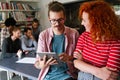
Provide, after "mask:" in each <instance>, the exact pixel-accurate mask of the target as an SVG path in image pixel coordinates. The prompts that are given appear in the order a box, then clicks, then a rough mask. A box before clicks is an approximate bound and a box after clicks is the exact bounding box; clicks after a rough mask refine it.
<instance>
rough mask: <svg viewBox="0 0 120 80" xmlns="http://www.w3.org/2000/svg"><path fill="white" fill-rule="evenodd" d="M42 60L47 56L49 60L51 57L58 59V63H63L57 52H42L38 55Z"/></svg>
mask: <svg viewBox="0 0 120 80" xmlns="http://www.w3.org/2000/svg"><path fill="white" fill-rule="evenodd" d="M37 54H38V55H39V56H40V57H41V58H43V56H44V55H46V56H47V60H48V59H49V58H51V57H53V58H54V59H56V60H57V61H58V63H61V62H62V61H61V60H60V59H59V56H58V55H57V54H56V53H55V52H41V53H37Z"/></svg>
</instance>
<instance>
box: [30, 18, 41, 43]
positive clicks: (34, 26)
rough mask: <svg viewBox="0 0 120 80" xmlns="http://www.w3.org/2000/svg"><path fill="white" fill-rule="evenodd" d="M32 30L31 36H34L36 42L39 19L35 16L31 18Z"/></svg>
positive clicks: (38, 32) (38, 31)
mask: <svg viewBox="0 0 120 80" xmlns="http://www.w3.org/2000/svg"><path fill="white" fill-rule="evenodd" d="M32 30H33V36H34V38H35V40H36V41H37V42H38V37H39V34H40V24H39V21H38V20H37V19H36V18H35V19H33V22H32Z"/></svg>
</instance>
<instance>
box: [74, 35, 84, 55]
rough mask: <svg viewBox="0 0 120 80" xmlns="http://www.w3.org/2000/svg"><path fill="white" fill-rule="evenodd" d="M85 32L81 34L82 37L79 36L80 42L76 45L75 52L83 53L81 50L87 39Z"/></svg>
mask: <svg viewBox="0 0 120 80" xmlns="http://www.w3.org/2000/svg"><path fill="white" fill-rule="evenodd" d="M84 36H85V33H82V35H80V37H79V38H78V42H77V45H76V49H75V51H74V53H76V52H77V53H81V51H82V50H83V47H84V41H85V37H84Z"/></svg>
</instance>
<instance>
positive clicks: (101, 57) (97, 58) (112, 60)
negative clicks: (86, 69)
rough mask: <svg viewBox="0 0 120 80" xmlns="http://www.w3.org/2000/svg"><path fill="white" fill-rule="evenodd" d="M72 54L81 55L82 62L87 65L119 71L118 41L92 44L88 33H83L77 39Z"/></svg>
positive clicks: (119, 49) (119, 48)
mask: <svg viewBox="0 0 120 80" xmlns="http://www.w3.org/2000/svg"><path fill="white" fill-rule="evenodd" d="M80 51H82V53H81V52H80ZM74 52H78V53H81V54H82V56H83V60H84V61H85V62H87V63H89V64H92V65H95V66H97V67H105V66H107V67H110V68H117V69H118V70H119V71H120V40H119V41H106V42H104V43H94V42H93V41H92V38H91V37H90V33H89V32H84V33H82V35H81V36H80V37H79V39H78V42H77V46H76V49H75V51H74Z"/></svg>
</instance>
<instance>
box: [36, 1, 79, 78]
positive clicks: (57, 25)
mask: <svg viewBox="0 0 120 80" xmlns="http://www.w3.org/2000/svg"><path fill="white" fill-rule="evenodd" d="M48 18H49V21H50V23H51V27H50V28H48V29H46V30H44V31H43V32H41V33H40V35H39V39H38V48H37V53H40V52H55V53H56V54H57V55H59V57H60V59H61V60H62V61H64V62H63V63H62V64H61V65H60V64H56V60H54V59H53V58H50V59H48V60H46V56H44V57H43V58H41V57H38V60H37V61H36V63H35V66H36V67H37V68H39V69H41V72H40V75H39V80H74V78H75V77H76V73H77V72H76V70H75V68H74V67H73V64H72V59H73V58H72V55H73V54H72V53H73V51H74V49H75V45H76V42H77V40H78V37H79V33H78V32H77V31H76V30H74V29H72V28H69V27H66V26H65V25H64V22H65V20H66V15H65V9H64V7H63V5H62V4H61V3H59V2H57V1H53V2H51V3H50V4H49V8H48ZM75 72H76V73H75ZM41 73H42V74H41ZM43 76H44V77H43Z"/></svg>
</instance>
